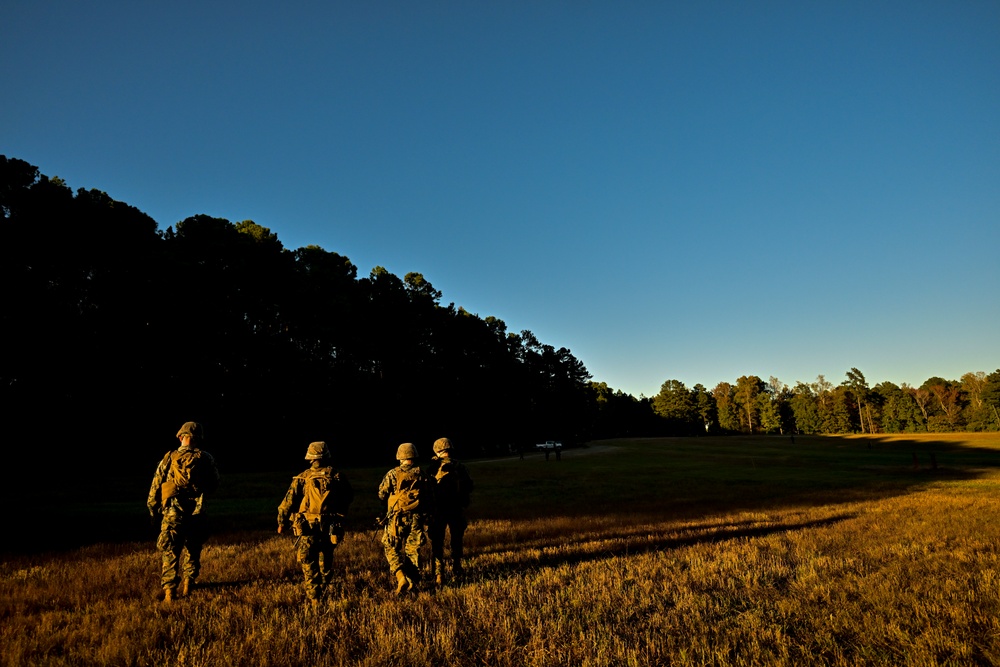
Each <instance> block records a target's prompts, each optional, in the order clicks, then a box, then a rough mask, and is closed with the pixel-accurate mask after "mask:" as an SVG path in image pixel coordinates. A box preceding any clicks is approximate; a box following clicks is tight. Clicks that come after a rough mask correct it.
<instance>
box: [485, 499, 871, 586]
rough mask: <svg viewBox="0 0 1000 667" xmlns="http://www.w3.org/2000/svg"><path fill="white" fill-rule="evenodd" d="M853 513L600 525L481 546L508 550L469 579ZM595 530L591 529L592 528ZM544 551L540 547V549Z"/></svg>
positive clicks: (820, 523)
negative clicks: (574, 538)
mask: <svg viewBox="0 0 1000 667" xmlns="http://www.w3.org/2000/svg"><path fill="white" fill-rule="evenodd" d="M855 517H856V515H855V514H853V513H843V514H837V515H834V516H831V517H827V518H823V519H816V520H811V521H802V522H796V523H779V524H772V523H768V522H761V521H749V520H748V521H738V522H719V523H708V524H703V525H697V524H696V525H688V526H683V527H680V528H676V529H666V530H663V529H661V530H656V529H654V528H651V527H649V526H648V525H647V526H641V525H640V526H633V527H630V528H628V529H625V530H605V531H596V532H597V534H596V535H594V536H593V538H588V539H586V540H584V541H581V542H578V543H573V542H567V541H566V536H565V535H562V536H555V535H553V536H549V537H546V538H544V539H539V540H531V541H528V542H527V543H525V544H521V545H518V546H517V547H516V548H514V549H510V548H507V549H503V548H495V549H490V548H487V549H483V550H479V549H477V550H476V553H479V554H490V553H497V554H509V556H508V557H506V558H504V560H503V562H502V563H500V564H496V565H489V566H486V567H483V568H481V569H479V570H478V571H477V572H475V573H474V576H472V577H469V579H470V580H487V579H504V578H507V577H510V576H521V575H523V574H524V573H525V572H531V571H539V570H543V569H549V568H553V567H559V566H561V565H579V564H582V563H587V562H596V561H602V560H608V559H613V558H618V557H627V556H637V555H643V554H648V553H654V552H668V551H674V550H677V549H683V548H687V547H693V546H698V545H703V544H719V543H724V542H730V541H733V540H740V539H745V538H758V537H765V536H767V535H774V534H778V533H787V532H789V531H796V530H808V529H811V528H823V527H827V526H833V525H836V524H838V523H841V522H843V521H847V520H850V519H853V518H855ZM591 532H593V531H588V534H590V533H591ZM539 552H540V553H539Z"/></svg>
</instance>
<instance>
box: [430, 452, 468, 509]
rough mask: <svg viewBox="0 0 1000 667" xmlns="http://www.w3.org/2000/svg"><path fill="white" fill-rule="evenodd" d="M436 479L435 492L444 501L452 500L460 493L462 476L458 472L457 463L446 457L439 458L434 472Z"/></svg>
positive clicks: (456, 498)
mask: <svg viewBox="0 0 1000 667" xmlns="http://www.w3.org/2000/svg"><path fill="white" fill-rule="evenodd" d="M434 479H436V480H437V486H436V487H435V494H436V495H437V497H438V498H440V499H441V500H444V501H449V502H453V501H456V500H458V498H459V497H460V495H461V493H460V492H461V487H462V477H461V475H459V474H458V463H457V462H455V461H451V460H448V459H441V460H440V462H439V465H438V469H437V472H436V473H434Z"/></svg>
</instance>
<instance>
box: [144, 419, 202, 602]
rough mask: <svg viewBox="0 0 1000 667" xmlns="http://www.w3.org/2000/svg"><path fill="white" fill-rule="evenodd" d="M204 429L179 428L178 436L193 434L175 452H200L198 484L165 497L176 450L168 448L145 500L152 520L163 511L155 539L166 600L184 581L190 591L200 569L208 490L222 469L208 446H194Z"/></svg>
mask: <svg viewBox="0 0 1000 667" xmlns="http://www.w3.org/2000/svg"><path fill="white" fill-rule="evenodd" d="M201 433H202V428H201V425H200V424H197V423H195V422H187V423H185V424H184V425H183V426H182V427H181V430H180V431H178V432H177V437H178V438H182V437H183V436H190V439H189V440H187V441H186V444H182V445H181V446H180V447H179V448H178V449H177V450H176V454H183V453H186V452H200V454H201V458H200V460H199V462H198V466H199V467H198V471H199V480H200V483H199V485H198V487H197V488H194V487H186V488H181V489H176V490H175V491H172V492H168V494H167V495H168V497H167V498H166V499H164V498H163V495H164V483H165V482H169V481H170V467H171V459H172V458H173V456H174V455H175V452H167V453H166V455H165V456H164V457H163V460H162V461H160V465H158V466H157V467H156V473H155V474H154V475H153V483H152V484H151V485H150V487H149V497H148V498H147V500H146V507H147V508H148V509H149V515H150V517H151V518H152V519H153V520H155V519H156V516H157V515H158V514H162V519H161V521H160V536H159V538H158V539H157V540H156V546H157V548H158V549H159V550H160V552H161V554H162V560H163V567H162V570H161V575H160V585H161V586H162V588H163V590H164V596H165V599H167V600H170V599H172V598H173V596H174V592H175V590H176V589H177V587H178V585H181V594H182V595H186V594H187V593H188V592H190V588H191V586H192V585H193V584H194V581H195V579H197V578H198V574H199V573H200V572H201V549H202V546H203V545H204V543H205V538H206V537H207V531H206V528H205V523H204V521H205V518H204V514H203V513H202V507H203V503H204V500H205V494H206V493H211V492H212V491H214V490H215V488H216V487H217V486H218V484H219V470H218V468H217V467H216V465H215V459H214V458H213V457H212V455H211V454H209V453H208V452H206V451H205V450H203V449H199V448H198V447H196V446H195V445H196V444H198V443H200V440H201ZM182 442H184V440H183V439H182ZM168 488H169V487H168ZM185 550H186V551H187V560H186V561H184V563H183V566H182V565H181V554H182V552H183V551H185Z"/></svg>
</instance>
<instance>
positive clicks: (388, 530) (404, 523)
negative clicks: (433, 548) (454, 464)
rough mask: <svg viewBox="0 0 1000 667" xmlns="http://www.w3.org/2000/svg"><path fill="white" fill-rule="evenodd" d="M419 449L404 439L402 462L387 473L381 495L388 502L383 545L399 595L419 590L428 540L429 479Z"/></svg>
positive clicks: (399, 454)
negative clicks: (421, 553) (422, 553)
mask: <svg viewBox="0 0 1000 667" xmlns="http://www.w3.org/2000/svg"><path fill="white" fill-rule="evenodd" d="M418 456H419V455H418V454H417V448H416V446H414V445H413V443H410V442H404V443H403V444H401V445H400V446H399V447H398V448H397V450H396V460H397V461H399V465H398V466H397V467H395V468H393V469H392V470H390V471H389V472H387V473H386V474H385V477H383V478H382V483H381V484H379V487H378V497H379V500H382V501H384V502H385V503H386V516H385V519H384V521H383V531H382V547H383V549H384V550H385V558H386V560H387V561H388V562H389V572H390V573H391V574H392V576H394V577H395V578H396V595H404V594H406V593H407V592H410V591H416V589H417V586H418V585H419V583H420V548H421V547H422V546H423V545H424V544H426V543H427V536H426V531H425V526H426V524H427V521H428V511H429V509H430V508H429V505H430V501H431V498H430V494H431V493H432V489H431V485H430V480H429V478H428V477H427V476H426V475H425V474H424V472H423V471H422V470H421V469H420V467H419V466H418V465H417V458H418Z"/></svg>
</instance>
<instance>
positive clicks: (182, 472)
mask: <svg viewBox="0 0 1000 667" xmlns="http://www.w3.org/2000/svg"><path fill="white" fill-rule="evenodd" d="M167 456H169V457H170V467H169V469H168V470H167V479H166V481H164V482H163V489H162V492H161V495H162V498H163V500H166V499H167V498H172V497H174V496H190V497H193V496H197V495H200V494H202V493H204V492H205V491H206V490H207V489H202V488H200V485H199V482H201V477H202V475H200V474H199V473H200V470H201V466H200V462H201V450H200V449H186V450H184V451H181V450H176V451H173V452H170V453H169V454H168V455H167Z"/></svg>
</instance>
